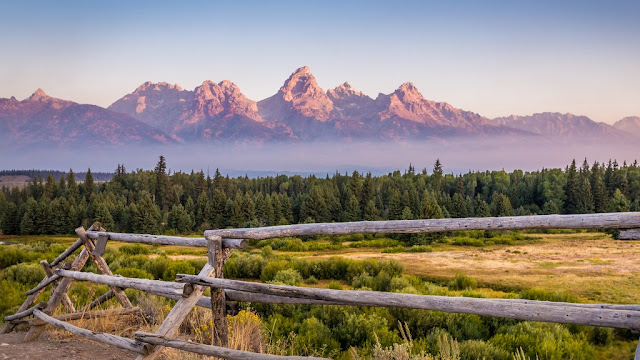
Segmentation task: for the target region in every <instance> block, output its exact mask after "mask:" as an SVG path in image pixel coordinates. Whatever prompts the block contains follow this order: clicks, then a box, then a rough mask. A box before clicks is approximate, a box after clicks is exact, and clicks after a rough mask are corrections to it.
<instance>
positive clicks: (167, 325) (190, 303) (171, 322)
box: [137, 237, 216, 360]
mask: <svg viewBox="0 0 640 360" xmlns="http://www.w3.org/2000/svg"><path fill="white" fill-rule="evenodd" d="M212 239H213V240H215V239H216V238H215V237H212ZM214 272H215V268H214V267H213V266H211V264H209V263H208V262H207V263H206V264H205V265H204V267H203V268H202V270H200V273H199V274H198V276H199V277H202V278H206V277H209V276H211V275H212V274H213V273H214ZM204 290H205V287H203V286H196V287H195V289H194V290H193V292H191V294H190V295H189V296H188V297H183V298H182V299H180V300H178V302H177V303H176V304H175V305H174V307H173V308H172V309H171V311H170V312H169V314H168V315H167V317H166V318H165V319H164V321H163V322H162V324H161V325H160V327H159V328H158V330H157V331H156V334H157V335H160V336H168V337H171V336H173V335H174V334H175V333H176V332H177V331H178V328H179V327H180V325H181V324H182V322H183V321H184V319H185V318H186V317H187V315H189V312H191V309H193V307H194V306H195V305H196V304H197V303H198V300H200V298H201V297H202V294H203V293H204ZM145 348H146V350H147V354H146V355H140V356H138V358H137V360H153V359H155V358H157V357H158V355H160V353H161V352H162V349H163V347H162V346H157V345H156V346H146V347H145Z"/></svg>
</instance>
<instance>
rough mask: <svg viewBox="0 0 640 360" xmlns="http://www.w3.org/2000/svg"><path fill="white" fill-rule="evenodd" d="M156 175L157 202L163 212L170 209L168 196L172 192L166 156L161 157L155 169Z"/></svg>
mask: <svg viewBox="0 0 640 360" xmlns="http://www.w3.org/2000/svg"><path fill="white" fill-rule="evenodd" d="M154 174H155V200H156V204H157V205H158V206H159V207H160V208H161V209H163V210H166V209H168V207H169V203H168V201H167V196H168V195H169V191H170V183H169V177H168V176H167V163H166V161H165V158H164V156H162V155H160V159H159V160H158V163H157V164H156V167H155V169H154Z"/></svg>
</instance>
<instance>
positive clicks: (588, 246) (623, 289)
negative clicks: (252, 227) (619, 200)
mask: <svg viewBox="0 0 640 360" xmlns="http://www.w3.org/2000/svg"><path fill="white" fill-rule="evenodd" d="M536 236H540V237H542V240H540V241H537V242H536V243H532V244H522V245H512V246H504V245H494V246H488V247H483V248H477V247H469V246H451V245H442V246H435V247H434V252H432V253H394V254H382V253H380V250H379V249H350V250H351V251H349V252H344V251H341V252H340V254H339V256H342V257H347V258H351V259H357V260H363V259H393V260H397V261H399V262H401V263H402V264H404V265H405V269H406V272H407V273H408V274H410V275H417V276H422V277H425V278H427V279H433V280H436V281H444V280H450V279H452V278H453V277H454V276H455V274H456V273H459V272H460V273H464V274H466V275H468V276H471V277H473V278H475V279H476V280H477V281H478V282H479V283H480V284H482V285H486V286H490V287H492V288H496V289H510V290H511V289H527V288H532V287H537V288H542V289H545V290H549V291H555V290H558V289H563V290H567V291H569V292H572V293H574V294H576V295H577V296H579V297H581V298H582V299H584V300H585V301H593V302H611V303H640V261H639V260H640V242H635V241H619V240H613V239H611V238H610V237H608V236H605V235H603V234H593V233H577V234H557V235H554V234H540V235H536ZM306 255H307V256H309V254H308V253H307V254H306ZM334 255H336V254H322V255H319V256H314V258H318V257H320V258H323V257H329V256H334Z"/></svg>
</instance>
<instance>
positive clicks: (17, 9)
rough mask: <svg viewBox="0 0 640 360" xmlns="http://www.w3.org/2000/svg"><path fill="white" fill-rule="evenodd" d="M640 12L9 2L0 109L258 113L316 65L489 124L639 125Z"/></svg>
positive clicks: (317, 71)
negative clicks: (227, 93) (217, 104)
mask: <svg viewBox="0 0 640 360" xmlns="http://www.w3.org/2000/svg"><path fill="white" fill-rule="evenodd" d="M638 19H640V2H639V1H600V2H594V1H553V2H551V1H549V2H547V1H437V2H432V1H415V2H412V1H394V2H391V1H366V2H365V1H228V2H213V1H206V2H198V1H190V2H180V3H174V2H162V1H153V2H152V1H148V2H145V1H109V2H97V1H46V2H45V1H2V2H0V33H1V34H2V36H1V37H0V48H1V49H2V51H1V52H0V84H1V85H0V97H10V96H16V97H17V98H19V99H22V98H25V97H27V96H29V95H30V94H31V93H32V92H33V91H34V90H35V89H36V88H39V87H41V88H43V89H44V90H45V91H46V92H47V93H49V94H50V95H52V96H55V97H60V98H65V99H69V100H73V101H77V102H81V103H94V104H98V105H101V106H108V105H109V104H111V103H112V102H114V101H115V100H117V99H118V98H119V97H121V96H123V95H124V94H126V93H129V92H131V91H133V90H134V89H135V88H136V87H137V86H138V85H140V84H141V83H142V82H144V81H147V80H151V81H167V82H170V83H178V84H180V85H181V86H182V87H184V88H187V89H193V88H194V87H195V86H197V85H199V84H200V83H202V81H204V80H214V81H221V80H224V79H229V80H232V81H234V82H235V83H237V84H238V86H240V88H241V89H242V91H243V92H244V93H245V94H246V95H247V96H248V97H249V98H251V99H254V100H260V99H263V98H265V97H268V96H270V95H272V94H274V93H275V92H276V91H277V89H278V88H279V87H280V86H281V85H282V83H283V81H284V80H285V79H286V78H287V77H288V76H289V74H290V73H291V72H292V71H293V70H294V69H296V68H297V67H300V66H303V65H308V66H309V67H311V70H312V72H313V73H314V75H315V76H316V78H317V79H318V82H319V84H320V86H322V87H323V88H324V89H327V88H331V87H335V86H337V85H339V84H341V83H342V82H344V81H349V82H350V83H351V84H352V85H353V86H354V87H356V88H358V89H360V90H362V91H364V92H365V93H366V94H368V95H370V96H372V97H375V96H376V95H377V94H378V93H380V92H382V93H390V92H392V91H393V90H394V89H395V88H397V87H398V86H399V85H400V84H401V83H403V82H405V81H412V82H413V83H414V84H415V85H416V86H417V87H418V89H419V90H420V91H421V92H422V93H423V94H424V95H425V97H427V98H429V99H432V100H437V101H446V102H448V103H450V104H452V105H454V106H456V107H459V108H463V109H465V110H472V111H475V112H478V113H480V114H482V115H485V116H487V117H496V116H506V115H510V114H522V115H526V114H531V113H534V112H542V111H559V112H572V113H575V114H580V115H587V116H589V117H591V118H592V119H594V120H597V121H605V122H609V123H611V122H614V121H616V120H618V119H620V118H622V117H624V116H628V115H636V116H640V86H639V84H640V66H639V65H638V64H640V21H638Z"/></svg>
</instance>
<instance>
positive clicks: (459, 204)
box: [449, 193, 469, 218]
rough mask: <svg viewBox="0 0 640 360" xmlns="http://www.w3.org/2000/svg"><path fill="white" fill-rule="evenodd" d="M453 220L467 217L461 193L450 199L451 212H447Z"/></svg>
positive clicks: (466, 206) (466, 208) (465, 203)
mask: <svg viewBox="0 0 640 360" xmlns="http://www.w3.org/2000/svg"><path fill="white" fill-rule="evenodd" d="M449 213H450V214H451V217H453V218H464V217H468V216H469V207H468V204H467V200H466V199H465V198H464V197H463V196H462V194H461V193H455V194H454V195H453V198H452V199H451V210H450V212H449Z"/></svg>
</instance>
